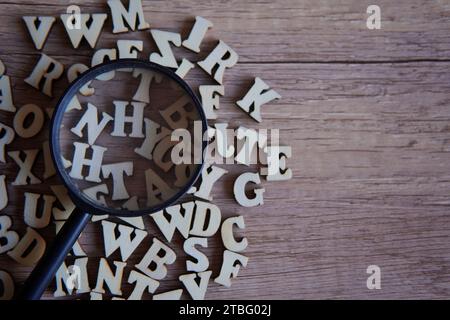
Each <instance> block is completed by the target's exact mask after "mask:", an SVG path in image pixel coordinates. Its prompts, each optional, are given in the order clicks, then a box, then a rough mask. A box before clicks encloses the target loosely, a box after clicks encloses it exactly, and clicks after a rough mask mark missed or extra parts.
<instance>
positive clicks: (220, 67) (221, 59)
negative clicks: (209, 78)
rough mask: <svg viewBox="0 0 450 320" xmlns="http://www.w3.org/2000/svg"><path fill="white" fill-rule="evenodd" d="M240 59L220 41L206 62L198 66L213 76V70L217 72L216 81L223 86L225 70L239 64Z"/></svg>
mask: <svg viewBox="0 0 450 320" xmlns="http://www.w3.org/2000/svg"><path fill="white" fill-rule="evenodd" d="M225 57H227V58H225ZM238 59H239V56H238V55H237V53H236V52H235V51H234V50H233V49H231V48H230V47H229V46H228V45H227V44H226V43H225V42H223V41H222V40H220V41H219V44H218V45H217V46H216V47H215V48H214V50H213V51H211V53H210V54H209V55H208V56H207V57H206V59H205V60H202V61H200V62H198V65H199V66H200V68H202V69H203V70H205V71H206V73H208V74H209V75H213V74H212V72H213V70H216V71H215V73H214V75H213V77H214V80H216V81H217V82H218V83H219V84H222V83H223V75H224V72H225V69H226V68H231V67H233V66H234V65H235V64H236V63H237V62H238ZM216 66H217V68H215V67H216Z"/></svg>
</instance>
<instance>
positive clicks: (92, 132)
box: [70, 103, 114, 145]
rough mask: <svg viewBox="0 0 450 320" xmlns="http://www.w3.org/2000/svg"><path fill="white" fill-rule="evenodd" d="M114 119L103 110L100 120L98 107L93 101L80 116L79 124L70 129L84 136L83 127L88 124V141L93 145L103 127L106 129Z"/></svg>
mask: <svg viewBox="0 0 450 320" xmlns="http://www.w3.org/2000/svg"><path fill="white" fill-rule="evenodd" d="M113 119H114V118H113V117H112V116H110V115H109V114H107V113H106V112H102V119H101V121H100V122H99V121H98V109H97V107H96V106H94V105H93V104H91V103H88V105H87V109H86V111H85V112H84V114H83V116H82V117H81V118H80V121H78V123H77V125H76V126H75V127H73V128H72V129H70V131H71V132H72V133H74V134H76V135H77V136H79V137H80V138H82V137H83V129H84V127H86V126H87V134H88V143H89V144H90V145H93V144H94V143H95V141H96V140H97V138H98V136H99V135H100V133H102V131H103V129H105V127H106V125H107V124H108V122H110V121H111V120H113Z"/></svg>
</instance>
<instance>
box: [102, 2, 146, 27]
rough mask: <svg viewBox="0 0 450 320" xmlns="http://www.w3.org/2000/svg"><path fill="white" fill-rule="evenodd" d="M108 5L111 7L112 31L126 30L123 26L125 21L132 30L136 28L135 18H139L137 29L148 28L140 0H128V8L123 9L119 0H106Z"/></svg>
mask: <svg viewBox="0 0 450 320" xmlns="http://www.w3.org/2000/svg"><path fill="white" fill-rule="evenodd" d="M108 6H109V8H110V9H111V16H112V19H113V26H114V28H113V33H122V32H128V28H127V27H125V21H126V22H127V24H128V25H129V26H130V28H131V30H133V31H135V30H136V22H137V20H139V25H138V27H137V29H138V30H145V29H148V28H150V25H149V24H148V23H147V22H145V15H144V10H143V9H142V3H141V0H130V2H129V5H128V10H127V9H125V7H124V6H123V4H122V2H121V1H120V0H108Z"/></svg>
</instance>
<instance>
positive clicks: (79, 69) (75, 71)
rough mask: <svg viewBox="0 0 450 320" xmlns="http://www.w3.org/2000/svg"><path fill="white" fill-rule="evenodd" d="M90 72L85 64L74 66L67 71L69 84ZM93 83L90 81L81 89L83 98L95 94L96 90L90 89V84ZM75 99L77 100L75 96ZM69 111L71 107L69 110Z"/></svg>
mask: <svg viewBox="0 0 450 320" xmlns="http://www.w3.org/2000/svg"><path fill="white" fill-rule="evenodd" d="M87 70H89V67H88V66H87V65H85V64H82V63H76V64H74V65H72V66H70V68H69V69H68V70H67V80H68V81H69V82H73V81H74V80H75V79H76V78H78V76H79V75H80V74H82V73H83V72H85V71H87ZM91 83H92V82H91V81H89V82H88V83H86V84H85V85H84V86H82V87H81V88H80V93H81V94H82V95H83V96H86V97H88V96H92V95H93V94H94V93H95V89H94V88H92V87H90V84H91ZM74 99H76V96H74ZM67 109H68V110H69V107H68V108H67Z"/></svg>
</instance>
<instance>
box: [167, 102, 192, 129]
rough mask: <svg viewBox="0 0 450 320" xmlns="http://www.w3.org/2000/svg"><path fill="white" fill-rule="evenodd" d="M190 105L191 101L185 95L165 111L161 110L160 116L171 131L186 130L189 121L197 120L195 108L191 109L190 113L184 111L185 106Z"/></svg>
mask: <svg viewBox="0 0 450 320" xmlns="http://www.w3.org/2000/svg"><path fill="white" fill-rule="evenodd" d="M191 104H192V101H191V99H190V98H189V97H188V96H187V95H182V96H181V97H180V98H179V99H178V100H177V101H175V102H174V103H172V104H171V105H170V106H168V107H167V108H166V109H164V110H161V111H160V113H161V116H162V117H163V118H164V120H165V121H166V123H167V124H168V125H169V127H171V128H172V129H187V128H188V125H189V122H188V121H189V119H191V120H198V119H197V118H198V116H197V111H196V110H195V108H192V109H193V110H192V111H188V110H186V109H187V108H186V106H188V105H191ZM191 107H192V106H191ZM176 119H178V120H176Z"/></svg>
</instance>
